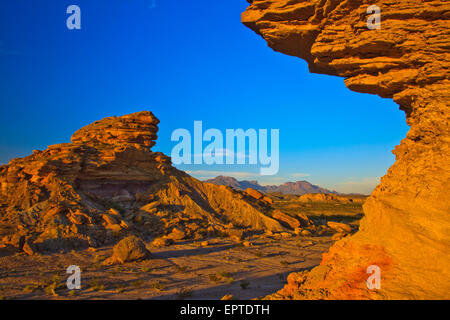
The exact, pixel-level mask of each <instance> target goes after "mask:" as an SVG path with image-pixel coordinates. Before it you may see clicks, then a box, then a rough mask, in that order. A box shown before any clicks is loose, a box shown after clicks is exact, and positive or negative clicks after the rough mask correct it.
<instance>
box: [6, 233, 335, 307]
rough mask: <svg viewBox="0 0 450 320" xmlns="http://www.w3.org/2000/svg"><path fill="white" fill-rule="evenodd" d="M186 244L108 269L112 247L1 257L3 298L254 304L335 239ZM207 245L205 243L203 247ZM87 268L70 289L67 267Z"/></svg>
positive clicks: (311, 261) (311, 263) (317, 259)
mask: <svg viewBox="0 0 450 320" xmlns="http://www.w3.org/2000/svg"><path fill="white" fill-rule="evenodd" d="M208 242H209V243H208V245H207V246H201V242H192V241H186V242H181V243H177V244H175V245H172V246H169V247H164V248H154V247H151V246H150V244H148V243H147V246H148V248H149V249H150V250H151V252H152V258H151V259H148V260H145V261H140V262H133V263H125V264H122V265H112V266H104V265H102V261H103V260H105V259H106V258H107V257H109V256H111V254H112V247H105V248H101V249H97V250H95V251H94V250H92V249H91V250H85V251H77V252H68V253H56V254H49V255H33V256H27V255H25V254H23V253H22V254H8V253H7V252H3V253H1V254H0V299H221V298H222V297H224V296H226V295H232V296H233V299H253V298H259V297H263V296H265V295H268V294H271V293H274V292H276V291H277V290H279V289H281V288H282V287H283V286H284V284H285V281H286V277H287V275H288V274H289V273H291V272H295V271H300V270H303V269H309V268H311V267H314V266H316V265H318V264H319V263H320V260H321V256H322V253H324V252H326V251H327V250H328V248H329V247H330V246H331V244H332V243H333V241H332V240H331V237H328V236H327V237H302V236H295V237H292V238H288V239H272V238H270V237H265V238H255V239H253V240H252V239H250V240H249V242H250V243H251V245H250V246H248V245H249V243H246V245H247V246H244V245H242V244H236V243H235V242H233V241H231V240H229V239H222V238H216V239H210V240H209V241H208ZM203 245H205V244H204V243H203ZM70 265H77V266H79V267H80V269H81V289H80V290H68V289H67V287H66V280H67V278H68V277H69V275H68V274H66V269H67V267H68V266H70Z"/></svg>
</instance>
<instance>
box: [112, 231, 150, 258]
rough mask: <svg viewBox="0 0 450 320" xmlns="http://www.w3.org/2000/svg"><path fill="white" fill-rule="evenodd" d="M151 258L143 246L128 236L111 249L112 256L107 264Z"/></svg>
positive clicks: (138, 240) (133, 237)
mask: <svg viewBox="0 0 450 320" xmlns="http://www.w3.org/2000/svg"><path fill="white" fill-rule="evenodd" d="M150 256H151V253H150V251H148V250H147V248H146V247H145V244H144V243H143V242H142V240H141V239H139V238H138V237H136V236H133V235H132V236H128V237H126V238H123V239H122V240H120V241H119V242H118V243H117V244H116V245H115V246H114V248H113V255H112V257H111V258H110V259H108V260H109V261H108V262H118V263H125V262H129V261H136V260H143V259H146V258H149V257H150Z"/></svg>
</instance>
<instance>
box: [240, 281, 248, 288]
mask: <svg viewBox="0 0 450 320" xmlns="http://www.w3.org/2000/svg"><path fill="white" fill-rule="evenodd" d="M239 285H240V286H241V288H242V289H243V290H245V289H247V288H248V286H249V285H250V282H248V281H247V280H242V281H241V282H240V283H239Z"/></svg>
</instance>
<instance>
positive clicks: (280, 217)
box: [272, 210, 301, 230]
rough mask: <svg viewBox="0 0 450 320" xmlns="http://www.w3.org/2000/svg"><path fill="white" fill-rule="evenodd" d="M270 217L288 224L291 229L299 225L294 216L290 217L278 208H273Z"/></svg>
mask: <svg viewBox="0 0 450 320" xmlns="http://www.w3.org/2000/svg"><path fill="white" fill-rule="evenodd" d="M272 217H273V218H274V219H276V220H279V221H281V222H282V223H283V224H285V225H287V226H289V227H290V228H292V229H294V230H295V229H297V228H299V227H300V226H301V224H300V221H298V220H297V219H295V218H294V217H291V216H289V215H287V214H285V213H283V212H281V211H280V210H274V211H273V214H272Z"/></svg>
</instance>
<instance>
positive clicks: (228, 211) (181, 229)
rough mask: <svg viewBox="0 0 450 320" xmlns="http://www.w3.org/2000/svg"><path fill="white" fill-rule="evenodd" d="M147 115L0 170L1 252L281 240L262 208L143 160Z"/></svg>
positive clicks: (160, 161)
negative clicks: (269, 234)
mask: <svg viewBox="0 0 450 320" xmlns="http://www.w3.org/2000/svg"><path fill="white" fill-rule="evenodd" d="M158 123H159V120H158V119H157V118H156V117H155V116H154V115H153V114H152V113H151V112H149V111H144V112H138V113H134V114H131V115H125V116H122V117H110V118H105V119H103V120H100V121H96V122H94V123H93V124H90V125H88V126H86V127H84V128H82V129H80V130H78V131H77V132H75V134H74V135H73V136H72V142H71V143H63V144H58V145H53V146H49V147H48V149H46V150H44V151H35V152H34V153H33V154H32V155H30V156H28V157H25V158H22V159H13V160H12V161H11V162H10V163H9V164H8V165H5V166H1V167H0V184H1V189H0V240H1V242H0V246H8V247H13V248H16V249H18V250H23V251H25V252H27V253H29V254H33V253H35V252H36V251H38V252H39V251H60V250H63V249H76V248H85V247H87V246H93V247H96V246H101V245H104V244H108V243H114V242H117V241H118V240H120V239H121V238H122V237H124V236H126V235H128V234H133V233H134V234H139V235H140V236H141V237H143V238H146V237H150V238H152V237H157V236H167V237H168V238H171V239H172V240H180V239H185V238H202V237H206V236H209V235H218V234H227V233H229V230H233V229H236V230H241V231H242V230H246V231H248V230H250V231H255V232H256V231H261V232H264V231H266V230H270V231H283V230H285V228H284V227H282V226H281V225H280V223H279V222H278V221H276V220H274V219H273V218H271V214H270V211H271V208H270V207H268V206H267V204H266V203H264V202H261V201H256V200H254V199H252V201H249V199H247V198H248V197H247V196H245V195H244V194H243V193H242V192H239V191H235V190H233V189H232V188H230V187H226V186H216V185H213V184H210V183H203V182H200V181H198V180H196V179H194V178H192V177H190V176H189V175H187V174H186V173H184V172H182V171H179V170H177V169H176V168H174V167H173V166H172V165H171V161H170V158H169V157H167V156H165V155H164V154H162V153H160V152H152V151H151V147H152V146H153V145H154V144H155V139H156V138H157V130H158V127H157V125H158Z"/></svg>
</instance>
